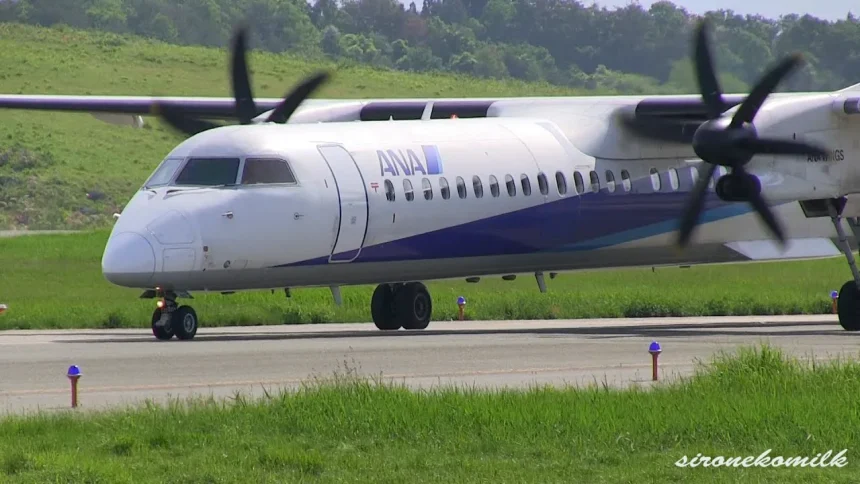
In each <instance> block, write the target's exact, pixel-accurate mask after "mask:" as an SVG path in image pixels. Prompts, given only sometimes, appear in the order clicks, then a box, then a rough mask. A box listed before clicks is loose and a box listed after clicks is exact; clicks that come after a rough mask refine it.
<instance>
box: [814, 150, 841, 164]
mask: <svg viewBox="0 0 860 484" xmlns="http://www.w3.org/2000/svg"><path fill="white" fill-rule="evenodd" d="M844 159H845V152H844V151H842V150H827V154H826V155H824V156H820V155H808V156H807V157H806V161H808V162H810V163H817V162H819V161H842V160H844Z"/></svg>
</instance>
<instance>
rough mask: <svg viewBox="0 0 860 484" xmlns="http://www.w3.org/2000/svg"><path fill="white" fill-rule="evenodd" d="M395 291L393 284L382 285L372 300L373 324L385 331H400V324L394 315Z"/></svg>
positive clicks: (374, 293)
mask: <svg viewBox="0 0 860 484" xmlns="http://www.w3.org/2000/svg"><path fill="white" fill-rule="evenodd" d="M393 309H394V291H393V290H392V288H391V284H380V285H378V286H376V289H375V290H374V291H373V296H372V297H371V298H370V315H371V317H372V318H373V324H375V325H376V327H377V328H379V329H381V330H383V331H393V330H396V329H400V323H399V322H398V321H397V318H396V317H395V314H394V310H393Z"/></svg>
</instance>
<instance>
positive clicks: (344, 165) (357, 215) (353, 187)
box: [317, 145, 369, 262]
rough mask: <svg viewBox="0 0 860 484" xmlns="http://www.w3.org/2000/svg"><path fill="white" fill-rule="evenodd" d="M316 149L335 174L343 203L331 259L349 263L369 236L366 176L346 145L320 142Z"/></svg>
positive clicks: (333, 174)
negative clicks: (321, 143)
mask: <svg viewBox="0 0 860 484" xmlns="http://www.w3.org/2000/svg"><path fill="white" fill-rule="evenodd" d="M317 149H319V151H320V153H321V154H322V155H323V158H325V160H326V163H327V164H328V167H329V169H330V170H331V173H332V176H333V177H334V181H335V185H336V186H337V193H338V201H339V205H340V210H339V215H338V231H337V234H336V235H335V241H334V245H333V246H332V251H331V255H330V256H329V262H350V261H353V260H355V258H356V257H358V254H359V253H360V252H361V248H362V246H363V245H364V239H365V237H366V235H367V222H368V218H369V214H368V201H367V188H366V187H365V183H364V177H363V176H362V175H361V172H360V171H359V169H358V165H357V164H356V163H355V160H354V159H353V158H352V155H350V154H349V152H348V151H346V149H345V148H344V147H343V146H340V145H320V146H318V147H317Z"/></svg>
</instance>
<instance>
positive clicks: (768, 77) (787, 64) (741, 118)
mask: <svg viewBox="0 0 860 484" xmlns="http://www.w3.org/2000/svg"><path fill="white" fill-rule="evenodd" d="M802 63H803V58H802V57H801V55H800V54H792V55H790V56H788V57H786V58H785V59H783V60H782V61H780V63H779V64H777V65H776V66H775V67H773V68H772V69H771V70H770V71H769V72H768V73H767V74H765V75H764V76H763V77H762V78H761V79H760V80H759V81H758V84H756V85H755V87H754V88H753V89H752V91H750V94H749V96H747V98H746V99H744V102H743V104H741V107H739V108H738V110H737V111H736V112H735V115H734V117H732V122H731V124H730V125H729V127H730V128H736V127H738V126H740V125H741V124H743V123H752V120H753V118H755V115H756V114H757V113H758V110H759V109H761V106H762V104H764V101H765V99H767V97H768V96H770V94H771V93H772V92H773V90H774V89H776V86H777V85H779V83H780V81H782V79H783V78H784V77H785V76H787V75H788V74H789V73H790V72H791V71H792V70H794V69H795V68H797V67H799V66H800V65H801V64H802Z"/></svg>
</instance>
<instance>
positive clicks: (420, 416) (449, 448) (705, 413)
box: [0, 347, 860, 483]
mask: <svg viewBox="0 0 860 484" xmlns="http://www.w3.org/2000/svg"><path fill="white" fill-rule="evenodd" d="M858 393H860V364H858V363H856V362H841V363H838V362H837V363H828V364H817V365H815V366H811V365H808V364H806V362H805V361H802V360H801V361H798V360H789V359H787V358H785V357H784V355H782V354H781V353H780V352H779V351H776V350H774V349H772V348H768V347H763V348H756V349H748V350H746V351H742V352H741V353H740V355H739V356H732V357H729V356H722V357H721V358H718V359H717V360H716V361H714V362H713V364H711V365H709V366H708V367H703V368H701V369H700V370H699V374H698V375H697V376H695V377H693V378H691V379H689V380H685V381H681V382H678V383H673V384H670V385H666V386H662V387H656V388H655V389H652V390H647V389H644V390H643V389H635V388H634V389H630V390H612V389H604V388H601V387H599V386H597V387H594V388H580V389H573V388H568V389H551V388H544V387H540V388H539V387H535V388H533V389H530V390H524V391H513V390H505V391H501V390H499V391H492V392H491V391H478V390H475V389H455V388H437V389H434V390H429V391H424V392H414V391H410V390H408V389H406V388H404V387H401V386H396V385H392V384H379V383H376V382H374V381H371V380H368V379H366V378H363V377H362V376H361V375H356V374H354V373H346V374H341V375H339V376H337V377H336V378H334V379H327V380H323V381H318V382H316V383H310V384H308V385H307V386H306V387H305V388H303V389H302V390H300V391H298V392H290V393H282V394H278V393H272V396H271V397H269V398H267V399H263V400H259V401H257V400H250V399H244V398H241V396H240V397H239V398H236V399H235V400H234V401H233V402H216V401H212V400H208V401H197V402H196V403H191V404H187V402H185V403H184V402H176V403H175V404H173V405H169V406H155V405H150V406H143V407H141V408H135V409H123V410H115V411H111V412H108V413H82V414H80V415H70V414H65V413H64V414H55V415H47V416H46V415H41V416H39V415H32V416H21V417H12V418H8V419H5V420H2V421H0V475H3V477H5V481H4V482H111V483H123V482H238V481H241V482H284V481H302V482H308V481H312V482H335V481H338V482H343V481H358V482H371V481H372V482H657V481H661V482H665V481H669V482H680V481H692V482H714V481H717V482H737V481H743V482H762V481H765V482H853V481H855V480H856V475H857V470H856V469H857V462H856V459H857V457H856V455H857V454H856V448H855V447H854V445H855V444H856V443H857V437H856V433H857V428H860V413H858V412H857V411H856V399H857V398H856V396H857V394H858ZM787 395H791V397H792V398H785V397H786V396H787ZM768 449H771V452H770V454H769V457H770V458H771V459H775V458H776V457H777V456H782V457H784V458H792V457H798V458H801V459H803V458H806V459H807V460H806V461H805V462H807V463H808V462H810V461H811V459H812V458H814V457H816V454H819V453H822V454H823V453H826V452H828V451H830V450H832V453H831V460H832V457H833V456H834V455H836V454H838V453H839V452H841V451H842V450H843V449H847V453H845V454H843V455H844V459H843V460H841V463H843V464H844V467H835V466H834V467H811V466H806V467H801V466H795V467H786V466H783V467H779V466H774V467H767V468H761V467H747V468H744V467H704V466H699V467H696V468H689V467H677V466H676V465H675V463H676V462H677V461H679V460H681V459H682V458H683V457H684V456H687V458H688V459H689V458H693V457H695V456H696V455H697V454H699V453H701V454H702V455H704V456H710V457H716V456H724V457H726V458H731V457H739V458H740V459H741V460H742V459H743V458H745V457H747V456H752V457H758V456H759V455H761V454H762V453H763V452H765V451H767V450H768ZM752 460H753V459H748V460H747V462H748V463H751V462H752ZM818 461H819V462H820V461H821V458H820V457H819V459H818ZM777 462H779V461H777ZM792 462H793V461H792ZM825 462H829V461H825ZM846 462H847V464H846ZM771 463H773V461H771Z"/></svg>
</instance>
